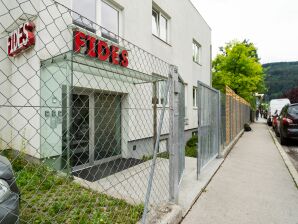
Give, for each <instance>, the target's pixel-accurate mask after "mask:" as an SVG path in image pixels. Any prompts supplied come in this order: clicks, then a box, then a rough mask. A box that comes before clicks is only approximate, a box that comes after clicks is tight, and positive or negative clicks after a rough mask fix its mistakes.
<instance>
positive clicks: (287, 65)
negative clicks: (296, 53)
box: [263, 61, 298, 100]
mask: <svg viewBox="0 0 298 224" xmlns="http://www.w3.org/2000/svg"><path fill="white" fill-rule="evenodd" d="M263 67H264V68H265V69H267V72H266V74H267V76H266V81H265V82H266V86H267V88H268V92H267V95H268V97H269V100H270V99H274V98H278V97H280V96H281V95H282V94H283V93H284V92H286V91H288V90H290V89H292V88H294V87H298V61H296V62H277V63H268V64H263ZM266 98H267V97H266ZM267 99H268V98H267Z"/></svg>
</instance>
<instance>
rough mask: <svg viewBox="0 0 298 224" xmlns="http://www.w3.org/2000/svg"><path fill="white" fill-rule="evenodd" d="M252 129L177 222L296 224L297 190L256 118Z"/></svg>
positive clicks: (263, 126) (185, 223)
mask: <svg viewBox="0 0 298 224" xmlns="http://www.w3.org/2000/svg"><path fill="white" fill-rule="evenodd" d="M262 122H263V123H262ZM252 129H253V131H252V132H246V133H244V135H243V136H242V137H241V138H240V140H239V141H238V143H237V144H236V145H235V147H234V148H233V150H232V151H231V153H230V155H229V156H228V158H227V159H226V161H225V162H224V163H223V165H222V167H221V168H220V169H219V171H218V173H217V174H216V175H215V176H214V178H213V179H212V180H211V182H210V184H209V185H208V186H207V188H206V192H205V193H203V194H202V195H201V197H200V198H199V199H198V201H197V202H196V203H195V205H194V206H193V208H192V209H191V210H190V212H189V213H188V215H187V216H186V217H185V219H184V220H183V222H182V223H183V224H188V223H192V224H199V223H202V224H211V223H214V224H218V223H221V224H230V223H235V224H242V223H249V224H258V223H260V224H267V223H268V224H269V223H270V224H271V223H276V224H298V190H297V188H296V186H295V185H294V182H293V180H292V177H291V176H290V174H289V172H288V170H287V168H286V166H285V164H284V162H283V160H282V158H281V156H280V154H279V152H278V150H277V148H276V146H275V144H274V142H273V140H272V138H271V136H270V134H269V132H268V129H267V125H266V124H265V123H264V120H262V119H261V120H260V121H259V122H258V123H256V124H253V125H252Z"/></svg>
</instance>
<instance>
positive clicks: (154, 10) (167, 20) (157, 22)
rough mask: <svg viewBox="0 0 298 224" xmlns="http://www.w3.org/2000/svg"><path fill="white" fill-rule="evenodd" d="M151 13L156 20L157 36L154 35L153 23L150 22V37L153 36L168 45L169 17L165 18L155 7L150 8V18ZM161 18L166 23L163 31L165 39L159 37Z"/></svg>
mask: <svg viewBox="0 0 298 224" xmlns="http://www.w3.org/2000/svg"><path fill="white" fill-rule="evenodd" d="M153 12H154V13H155V14H156V15H157V19H156V31H157V34H155V33H154V32H153V21H151V22H152V24H151V32H152V35H153V36H155V37H157V38H158V39H160V40H162V41H164V42H165V43H169V20H170V18H169V16H167V15H166V14H165V13H163V12H162V11H161V10H158V9H157V8H155V7H152V17H153ZM161 17H163V18H164V20H165V21H166V23H165V25H166V27H165V29H166V30H165V35H166V37H165V39H163V38H162V37H161V32H160V30H161V22H160V21H161ZM151 20H152V18H151Z"/></svg>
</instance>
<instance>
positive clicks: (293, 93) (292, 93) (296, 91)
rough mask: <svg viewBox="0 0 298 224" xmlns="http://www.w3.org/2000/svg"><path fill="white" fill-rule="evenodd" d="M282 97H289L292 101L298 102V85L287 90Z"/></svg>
mask: <svg viewBox="0 0 298 224" xmlns="http://www.w3.org/2000/svg"><path fill="white" fill-rule="evenodd" d="M282 98H288V99H289V100H290V102H291V103H298V87H296V88H293V89H290V90H289V91H287V92H285V93H284V94H283V95H282Z"/></svg>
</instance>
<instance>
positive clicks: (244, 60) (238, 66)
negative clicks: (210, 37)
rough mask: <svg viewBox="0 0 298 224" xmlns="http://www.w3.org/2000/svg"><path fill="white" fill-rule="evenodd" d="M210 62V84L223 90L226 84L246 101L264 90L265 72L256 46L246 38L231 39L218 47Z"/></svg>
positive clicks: (252, 99)
mask: <svg viewBox="0 0 298 224" xmlns="http://www.w3.org/2000/svg"><path fill="white" fill-rule="evenodd" d="M220 51H221V52H220V53H219V54H218V55H217V56H216V58H215V59H214V60H213V63H212V72H213V78H212V84H213V87H214V88H217V89H219V90H221V91H224V88H225V86H226V85H228V86H229V87H230V88H231V89H233V90H234V91H235V93H237V94H238V95H239V96H241V97H243V98H244V99H246V100H247V101H248V102H250V103H252V104H253V102H254V96H253V95H254V93H256V92H264V91H265V89H266V88H265V83H264V78H265V72H264V69H263V67H262V65H261V63H260V59H259V57H258V53H257V48H256V47H255V46H254V44H253V43H250V42H249V41H247V40H244V41H242V42H239V41H232V42H230V43H227V44H226V46H225V47H221V48H220Z"/></svg>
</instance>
